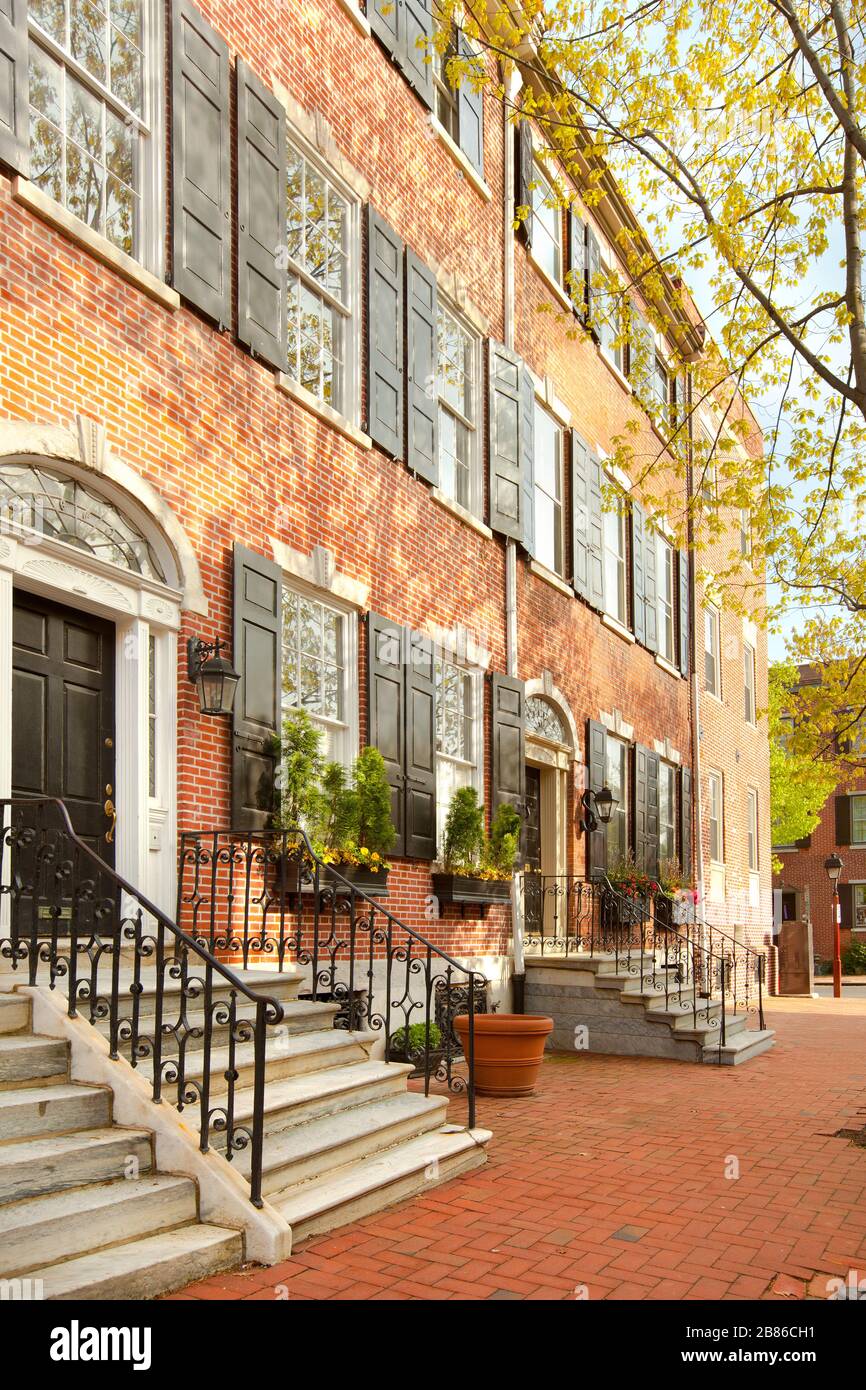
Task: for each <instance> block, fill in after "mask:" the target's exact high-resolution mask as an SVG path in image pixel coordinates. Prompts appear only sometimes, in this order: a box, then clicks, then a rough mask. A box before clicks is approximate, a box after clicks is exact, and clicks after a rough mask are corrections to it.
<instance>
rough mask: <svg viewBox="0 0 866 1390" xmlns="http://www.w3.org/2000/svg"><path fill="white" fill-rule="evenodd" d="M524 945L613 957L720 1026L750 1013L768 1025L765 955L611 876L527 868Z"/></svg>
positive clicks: (699, 1019) (703, 1020)
mask: <svg viewBox="0 0 866 1390" xmlns="http://www.w3.org/2000/svg"><path fill="white" fill-rule="evenodd" d="M522 895H523V896H522V904H523V922H524V943H525V946H526V949H527V951H529V952H530V953H533V954H536V953H537V954H539V955H542V956H544V955H549V956H558V957H563V956H564V957H570V956H598V955H603V956H606V957H609V958H610V960H611V962H612V965H613V970H614V973H616V974H627V975H631V976H634V977H638V978H640V979H641V980H642V981H643V988H644V989H646V990H647V991H649V992H652V993H657V994H659V995H662V994H663V995H664V998H665V1006H666V1008H668V1009H670V1010H672V1011H673V1012H681V1013H684V1014H685V1013H691V1015H692V1017H693V1021H694V1023H695V1024H696V1025H697V1024H702V1025H705V1026H708V1027H711V1028H713V1029H715V1028H718V1029H719V1046H720V1047H723V1046H724V1045H725V1042H726V1040H727V1021H728V1015H729V1014H730V1015H734V1016H736V1015H738V1014H741V1013H745V1014H747V1015H749V1016H753V1017H754V1018H755V1019H756V1021H757V1024H758V1027H759V1028H761V1029H763V1027H764V984H765V972H766V957H765V956H764V955H762V954H761V952H759V951H756V950H754V949H753V948H752V947H751V946H747V945H745V944H744V943H743V942H739V941H737V940H736V938H734V937H732V936H730V935H729V934H728V933H726V932H724V931H722V930H721V929H720V928H718V927H712V926H709V925H708V924H707V923H705V922H699V921H690V922H689V921H686V922H678V921H675V920H674V915H673V912H672V911H671V907H672V905H671V903H670V900H669V899H664V898H660V897H659V898H656V899H655V900H654V901H653V900H652V899H650V898H649V897H644V896H637V897H629V896H626V895H625V894H623V893H622V892H620V891H619V890H618V889H616V888H615V887H614V886H613V884H612V883H610V882H609V880H608V879H606V878H603V877H601V878H593V879H580V878H573V877H568V876H565V875H542V874H532V873H526V874H524V875H523V881H522Z"/></svg>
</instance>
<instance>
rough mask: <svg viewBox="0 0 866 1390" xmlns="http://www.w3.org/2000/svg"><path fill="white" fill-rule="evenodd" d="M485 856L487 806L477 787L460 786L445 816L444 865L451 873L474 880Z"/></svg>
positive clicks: (446, 870)
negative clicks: (485, 809) (482, 803)
mask: <svg viewBox="0 0 866 1390" xmlns="http://www.w3.org/2000/svg"><path fill="white" fill-rule="evenodd" d="M483 855H484V807H483V806H481V805H479V803H478V793H477V791H476V790H475V788H474V787H459V788H458V789H457V791H456V792H455V793H454V795H453V796H452V798H451V805H450V806H449V807H448V815H447V816H446V817H445V834H444V837H443V841H442V863H443V866H444V869H445V872H446V873H448V874H465V875H467V876H468V877H470V878H471V877H473V876H474V875H475V874H477V873H478V872H479V870H480V869H481V861H482V858H483Z"/></svg>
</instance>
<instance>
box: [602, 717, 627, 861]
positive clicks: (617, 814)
mask: <svg viewBox="0 0 866 1390" xmlns="http://www.w3.org/2000/svg"><path fill="white" fill-rule="evenodd" d="M605 786H606V787H609V788H610V790H611V791H612V792H613V797H614V801H615V802H616V805H615V806H614V810H613V814H612V816H611V818H610V822H609V824H608V826H607V862H608V864H614V863H615V862H616V861H617V860H618V859H624V858H625V856H626V855H627V854H628V851H629V845H630V844H631V833H630V831H631V825H630V818H629V809H630V805H631V788H630V778H629V745H628V744H627V743H626V742H625V741H624V740H623V739H621V738H613V737H612V735H610V734H608V736H607V757H606V765H605Z"/></svg>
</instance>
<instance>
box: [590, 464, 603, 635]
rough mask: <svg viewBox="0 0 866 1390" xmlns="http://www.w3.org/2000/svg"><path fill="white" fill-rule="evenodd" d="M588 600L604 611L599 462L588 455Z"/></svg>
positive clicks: (601, 500)
mask: <svg viewBox="0 0 866 1390" xmlns="http://www.w3.org/2000/svg"><path fill="white" fill-rule="evenodd" d="M588 472H589V602H590V603H591V604H592V607H593V608H596V609H597V610H598V611H599V613H603V612H604V523H603V520H602V514H603V505H602V502H603V499H602V495H601V463H600V462H599V460H598V459H597V458H596V456H595V454H590V456H589V469H588Z"/></svg>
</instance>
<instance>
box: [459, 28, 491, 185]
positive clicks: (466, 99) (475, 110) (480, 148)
mask: <svg viewBox="0 0 866 1390" xmlns="http://www.w3.org/2000/svg"><path fill="white" fill-rule="evenodd" d="M457 54H458V56H459V57H460V58H463V59H470V58H472V57H474V51H473V49H472V46H471V45H470V43H469V40H468V39H467V38H466V35H465V34H464V33H463V30H462V29H458V31H457ZM457 131H458V134H459V137H460V148H461V150H462V151H463V153H464V154H465V156H466V158H467V159H468V160H469V163H470V164H471V165H472V166H473V167H474V168H475V169H477V170H478V172H479V174H481V175H482V176H483V174H484V89H483V87H482V89H481V90H480V91H476V90H475V87H474V85H473V84H472V82H471V81H470V80H469V78H468V77H466V76H464V77H462V78H461V80H460V86H459V88H458V90H457Z"/></svg>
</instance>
